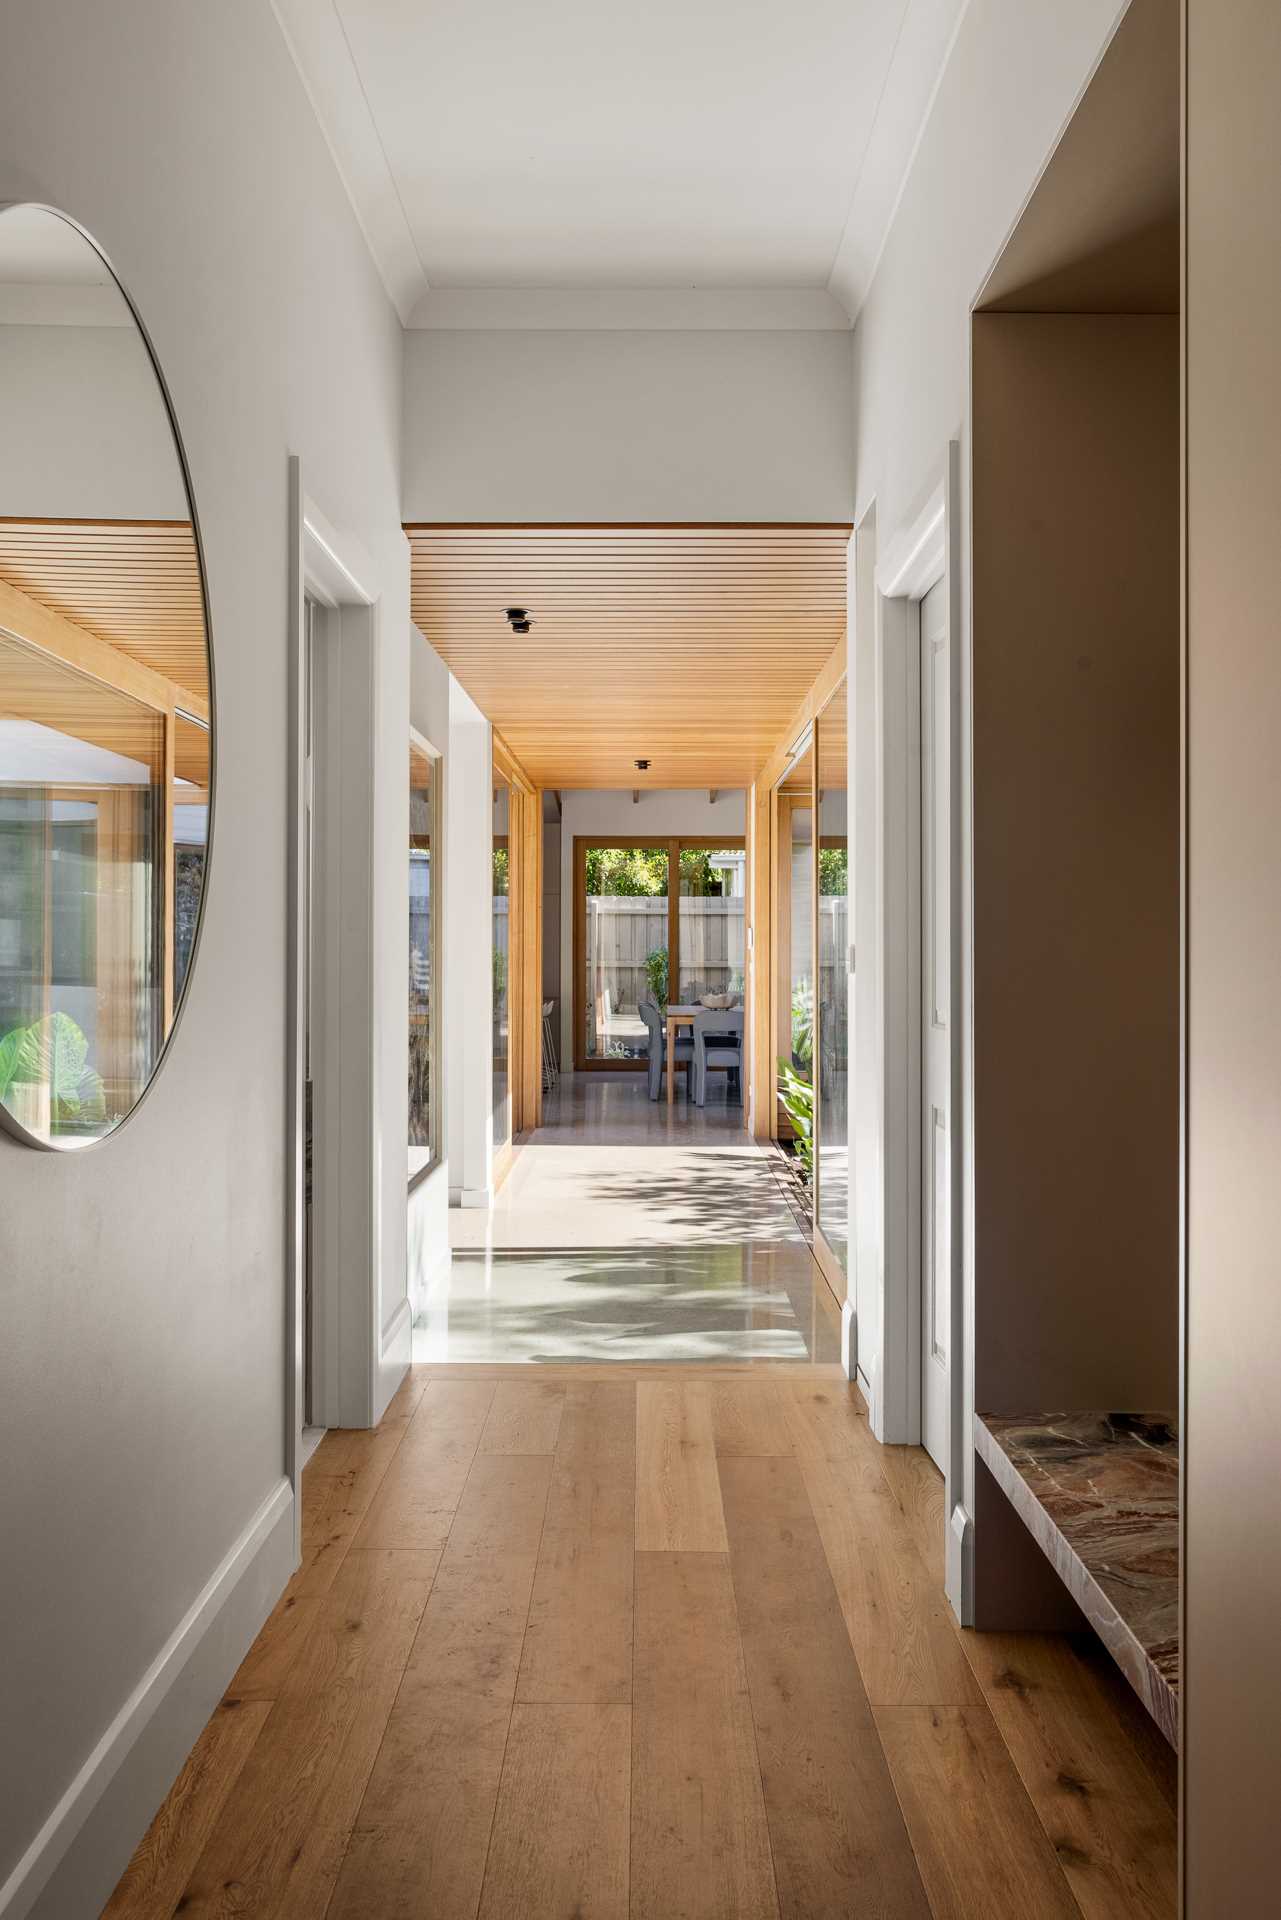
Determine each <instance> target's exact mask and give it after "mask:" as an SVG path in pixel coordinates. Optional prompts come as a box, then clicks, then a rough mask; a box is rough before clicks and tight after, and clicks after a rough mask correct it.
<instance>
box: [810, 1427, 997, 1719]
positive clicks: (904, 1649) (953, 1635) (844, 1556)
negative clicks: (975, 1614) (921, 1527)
mask: <svg viewBox="0 0 1281 1920" xmlns="http://www.w3.org/2000/svg"><path fill="white" fill-rule="evenodd" d="M801 1473H802V1476H803V1478H804V1481H805V1488H806V1491H807V1493H808V1494H809V1498H810V1505H811V1507H812V1508H813V1512H814V1518H815V1521H816V1523H817V1526H818V1531H819V1537H820V1538H821V1540H822V1542H823V1550H824V1552H825V1554H826V1556H827V1563H828V1566H829V1567H830V1569H831V1573H832V1579H833V1581H834V1582H835V1586H836V1592H837V1596H838V1598H839V1600H840V1604H841V1612H842V1614H843V1615H844V1618H845V1626H846V1630H847V1632H848V1633H849V1637H850V1645H851V1646H852V1647H853V1649H854V1656H855V1658H856V1659H857V1661H858V1665H859V1671H860V1673H861V1674H862V1676H863V1685H864V1687H865V1688H866V1690H867V1697H868V1699H869V1700H870V1701H871V1702H872V1704H873V1706H900V1705H917V1706H965V1705H978V1704H979V1703H980V1702H981V1701H982V1698H983V1695H982V1693H981V1691H980V1689H979V1687H978V1684H977V1682H976V1681H975V1678H974V1675H973V1673H972V1672H971V1671H970V1665H969V1662H968V1661H967V1659H966V1658H965V1654H964V1651H963V1650H962V1647H961V1642H960V1637H959V1635H958V1634H957V1631H956V1628H955V1626H954V1624H953V1619H952V1613H951V1609H950V1608H949V1606H948V1603H947V1599H946V1597H945V1595H944V1593H943V1590H942V1588H941V1586H940V1585H938V1583H937V1582H936V1581H935V1580H934V1579H933V1577H932V1576H931V1575H930V1574H929V1573H927V1572H926V1569H925V1567H924V1565H923V1563H922V1561H921V1558H920V1555H919V1554H918V1553H917V1550H916V1545H915V1541H914V1538H913V1530H912V1528H911V1526H910V1524H909V1522H908V1520H907V1517H906V1516H905V1514H904V1512H903V1510H902V1508H901V1507H900V1505H899V1503H898V1501H897V1499H896V1498H895V1496H894V1492H893V1490H892V1488H891V1487H890V1484H889V1482H888V1480H886V1478H885V1477H884V1475H883V1474H882V1472H881V1470H880V1467H879V1464H878V1463H877V1462H875V1461H873V1460H871V1459H867V1460H859V1461H855V1462H845V1463H842V1464H841V1465H839V1466H837V1465H833V1463H832V1462H831V1461H828V1460H825V1459H820V1458H817V1457H816V1456H815V1455H813V1454H812V1453H811V1454H806V1456H805V1457H804V1458H803V1459H802V1461H801Z"/></svg>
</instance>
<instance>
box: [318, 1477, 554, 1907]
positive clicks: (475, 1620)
mask: <svg viewBox="0 0 1281 1920" xmlns="http://www.w3.org/2000/svg"><path fill="white" fill-rule="evenodd" d="M463 1498H464V1501H466V1498H467V1496H466V1494H464V1496H463ZM533 1577H534V1555H533V1554H532V1553H529V1552H526V1553H505V1552H497V1553H493V1554H490V1555H486V1556H483V1557H482V1556H469V1555H466V1554H462V1553H459V1554H451V1552H450V1550H449V1549H448V1548H447V1549H446V1551H445V1554H444V1557H443V1559H442V1561H441V1564H440V1570H439V1572H438V1573H437V1575H436V1582H435V1585H434V1586H433V1588H432V1592H431V1598H430V1599H429V1600H428V1602H427V1606H426V1610H425V1611H424V1613H423V1618H422V1624H421V1625H420V1627H419V1629H418V1634H417V1637H416V1638H415V1641H414V1645H413V1651H412V1652H411V1654H410V1657H409V1663H408V1665H407V1666H406V1669H405V1674H404V1678H403V1680H402V1681H401V1684H400V1691H399V1692H398V1694H397V1696H396V1703H395V1706H394V1707H393V1708H392V1712H391V1717H390V1718H389V1720H388V1722H387V1731H386V1733H385V1735H384V1737H383V1742H382V1746H381V1747H380V1749H379V1753H378V1758H377V1761H376V1762H375V1765H374V1769H373V1772H372V1774H371V1775H370V1779H369V1785H368V1787H367V1788H366V1790H365V1795H364V1799H363V1800H362V1802H361V1805H360V1810H359V1812H358V1814H357V1816H356V1823H355V1827H354V1829H353V1832H352V1836H351V1843H350V1845H349V1847H348V1849H347V1854H346V1858H345V1859H344V1861H343V1864H342V1870H341V1872H340V1874H339V1876H338V1884H337V1886H336V1888H335V1890H334V1897H333V1900H332V1901H331V1903H330V1906H329V1909H328V1913H327V1915H326V1920H420V1916H422V1915H425V1914H430V1915H431V1916H432V1920H475V1915H476V1910H477V1908H478V1906H479V1904H480V1892H481V1886H482V1883H483V1880H484V1873H485V1859H486V1855H487V1852H488V1849H489V1835H490V1828H491V1826H492V1823H493V1815H494V1805H495V1802H496V1800H497V1798H498V1783H499V1780H500V1778H501V1775H502V1767H503V1754H504V1752H505V1751H506V1746H507V1728H508V1723H509V1721H510V1719H511V1709H512V1700H513V1696H514V1693H515V1687H516V1674H517V1669H518V1665H519V1661H520V1652H521V1640H522V1636H523V1634H524V1631H525V1622H526V1616H527V1613H528V1608H529V1596H530V1589H531V1587H532V1584H533Z"/></svg>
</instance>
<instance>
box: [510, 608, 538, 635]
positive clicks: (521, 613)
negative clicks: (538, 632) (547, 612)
mask: <svg viewBox="0 0 1281 1920" xmlns="http://www.w3.org/2000/svg"><path fill="white" fill-rule="evenodd" d="M503 618H504V620H508V621H510V622H511V630H512V632H513V633H528V632H529V629H530V628H531V627H532V626H533V624H534V623H533V621H532V620H531V619H530V617H529V613H528V611H527V609H526V608H524V607H504V608H503Z"/></svg>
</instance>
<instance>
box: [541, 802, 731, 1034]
mask: <svg viewBox="0 0 1281 1920" xmlns="http://www.w3.org/2000/svg"><path fill="white" fill-rule="evenodd" d="M746 867H747V855H746V852H745V850H744V842H743V841H742V840H741V839H739V838H737V837H735V836H734V835H733V834H729V835H726V836H725V837H724V838H723V839H719V840H710V839H709V840H694V839H689V840H682V839H679V838H676V837H672V838H669V839H663V840H659V839H654V840H624V839H611V840H605V839H600V840H596V839H593V838H591V837H590V836H585V835H579V836H578V837H577V838H576V839H575V842H574V1043H575V1044H574V1056H575V1057H574V1064H575V1066H576V1067H577V1068H579V1069H580V1070H596V1069H599V1068H606V1067H622V1068H627V1067H639V1066H642V1065H644V1064H645V1062H646V1061H647V1060H648V1058H649V1028H648V1026H647V1025H646V1022H645V1016H644V1014H643V1012H642V1008H643V1007H644V1006H645V1005H646V1004H647V1003H652V1004H653V1005H654V1006H657V1007H658V1008H660V1009H661V1010H665V1009H666V1008H667V1006H668V1005H669V1003H670V1004H671V1005H673V1006H681V1005H689V1004H691V1003H697V1002H698V1001H700V1000H702V999H704V998H705V997H707V996H711V995H722V994H728V995H729V996H730V1002H731V1004H732V1005H737V1006H741V1005H742V998H743V983H744V974H745V961H746V953H745V943H746V933H745V925H746V907H747V880H746ZM673 882H674V883H675V885H674V890H673V884H672V883H673Z"/></svg>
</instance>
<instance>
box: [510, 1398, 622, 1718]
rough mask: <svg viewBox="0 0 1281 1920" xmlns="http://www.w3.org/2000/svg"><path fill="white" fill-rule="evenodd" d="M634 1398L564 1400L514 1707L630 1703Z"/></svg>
mask: <svg viewBox="0 0 1281 1920" xmlns="http://www.w3.org/2000/svg"><path fill="white" fill-rule="evenodd" d="M635 1539H636V1389H635V1387H634V1386H633V1385H631V1384H630V1383H628V1382H618V1383H614V1382H603V1381H602V1382H597V1381H586V1382H583V1383H582V1384H572V1385H571V1386H570V1387H569V1388H568V1390H567V1392H566V1396H565V1407H564V1413H563V1415H562V1418H561V1423H560V1432H559V1437H558V1439H557V1443H556V1454H555V1459H554V1461H553V1464H552V1479H551V1489H550V1492H549V1494H548V1499H547V1510H546V1517H545V1519H544V1522H543V1534H542V1542H541V1545H540V1547H539V1552H538V1568H537V1572H536V1573H535V1576H534V1591H533V1597H532V1600H531V1602H530V1609H529V1625H528V1628H527V1630H526V1634H525V1646H524V1652H523V1654H522V1656H521V1663H520V1678H519V1681H518V1683H517V1689H516V1697H517V1699H518V1700H522V1701H525V1702H531V1701H543V1702H546V1703H561V1704H564V1705H571V1704H575V1703H577V1704H580V1705H597V1706H607V1705H626V1704H627V1703H628V1702H629V1701H630V1700H631V1697H632V1586H633V1569H634V1561H635V1554H634V1548H635Z"/></svg>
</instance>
